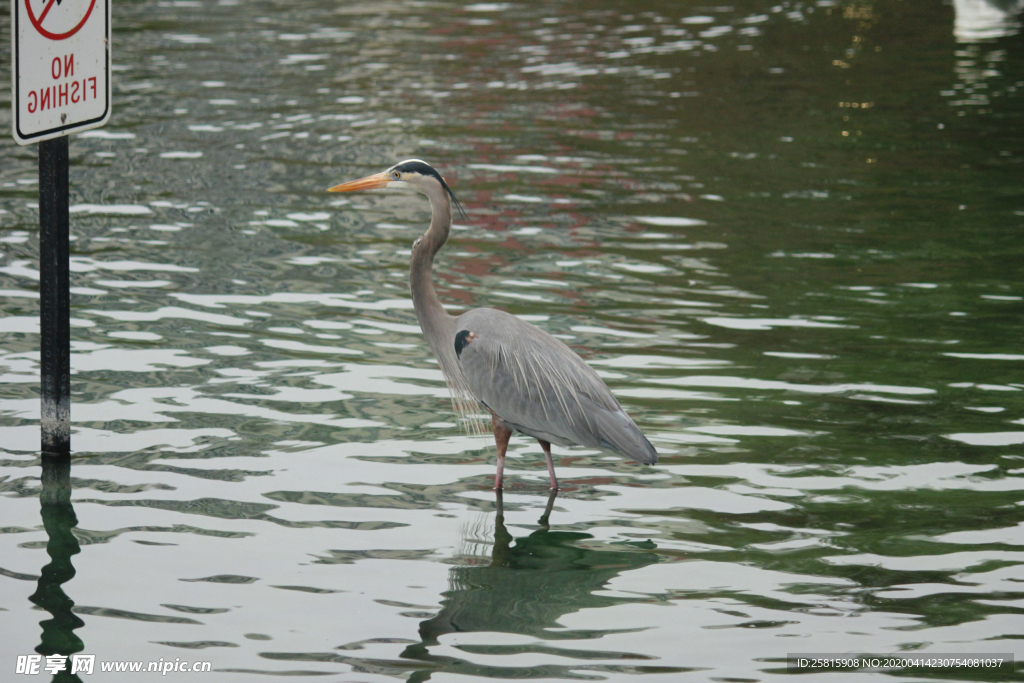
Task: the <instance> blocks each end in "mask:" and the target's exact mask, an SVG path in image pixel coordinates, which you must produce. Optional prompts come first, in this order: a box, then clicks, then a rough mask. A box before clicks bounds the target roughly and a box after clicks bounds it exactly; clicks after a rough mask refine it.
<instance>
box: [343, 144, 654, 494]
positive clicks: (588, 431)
mask: <svg viewBox="0 0 1024 683" xmlns="http://www.w3.org/2000/svg"><path fill="white" fill-rule="evenodd" d="M384 188H390V189H403V188H408V189H412V190H415V191H417V192H419V193H421V194H424V195H426V196H427V199H428V200H429V201H430V227H429V228H427V231H426V232H425V233H424V234H423V236H422V237H420V238H418V239H417V240H416V241H415V242H414V243H413V247H412V259H411V262H410V269H409V280H410V284H411V286H412V301H413V308H414V309H415V310H416V318H417V320H419V323H420V328H421V329H422V330H423V336H424V337H426V339H427V343H428V344H429V345H430V349H431V351H433V352H434V357H435V358H437V362H438V363H439V364H440V366H441V371H442V372H443V374H444V377H445V380H446V382H447V384H448V388H449V390H450V391H451V395H452V401H453V403H454V404H455V407H456V411H457V412H458V413H459V414H460V416H462V417H463V418H466V417H467V416H469V415H471V414H474V413H477V412H479V406H480V405H483V407H484V408H486V409H487V410H488V411H489V412H490V414H491V425H492V427H493V428H494V442H495V444H496V445H497V447H498V471H497V474H496V475H495V477H494V488H495V489H501V487H502V471H503V468H504V465H505V451H506V450H507V448H508V442H509V438H510V437H511V435H512V432H520V433H522V434H526V435H528V436H532V437H534V438H535V439H537V441H538V442H540V447H541V448H542V449H543V450H544V458H545V460H546V461H547V466H548V476H549V477H550V479H551V488H552V489H558V479H557V478H556V477H555V466H554V463H553V462H552V460H551V444H557V445H559V446H585V447H587V448H596V449H599V450H603V451H607V452H611V453H615V454H618V455H624V456H626V457H629V458H632V459H633V460H636V461H637V462H640V463H643V464H645V465H651V464H654V463H655V462H657V461H658V453H657V451H655V450H654V446H652V445H651V442H650V441H648V440H647V438H646V437H645V436H644V435H643V433H642V432H641V431H640V429H639V428H638V427H637V426H636V423H635V422H633V420H632V419H630V417H629V416H628V415H627V414H626V412H625V411H624V410H623V409H622V406H620V405H619V402H618V401H617V400H615V397H614V396H612V393H611V392H610V391H609V390H608V387H607V386H605V384H604V382H603V381H602V380H601V378H600V377H598V375H597V373H596V372H595V371H594V370H593V368H591V367H590V366H589V365H587V364H586V363H585V362H584V361H583V359H582V358H580V357H579V356H578V355H576V353H575V352H573V350H572V349H570V348H569V347H568V346H566V345H565V344H564V343H562V342H561V341H559V340H558V339H555V338H554V337H552V336H551V335H550V334H548V333H547V332H544V331H543V330H541V329H539V328H537V327H535V326H533V325H531V324H529V323H527V322H524V321H522V320H520V319H519V318H517V317H515V316H514V315H512V314H510V313H506V312H505V311H499V310H497V309H494V308H476V309H472V310H470V311H467V312H466V313H463V314H462V315H460V316H452V315H449V314H448V313H447V312H446V311H445V310H444V307H443V306H442V305H441V301H440V300H439V299H438V298H437V293H436V292H435V291H434V283H433V279H432V275H433V266H434V256H435V255H436V254H437V252H438V251H440V249H441V247H443V246H444V243H445V242H446V241H447V240H448V235H449V233H450V232H451V227H452V204H453V203H454V205H455V206H456V207H457V208H458V209H459V210H460V211H462V205H461V204H459V202H458V200H457V199H456V198H455V194H454V193H453V192H452V191H451V188H449V187H448V184H447V183H446V182H445V181H444V178H442V177H441V174H440V173H438V172H437V171H435V170H434V169H433V168H432V167H431V166H429V165H428V164H426V163H424V162H422V161H419V160H417V159H410V160H408V161H403V162H401V163H399V164H396V165H395V166H392V167H391V168H389V169H388V170H386V171H383V172H381V173H377V174H375V175H371V176H367V177H365V178H361V179H359V180H352V181H350V182H347V183H342V184H341V185H336V186H334V187H332V188H330V191H331V192H356V191H360V190H374V189H384ZM463 215H465V212H463Z"/></svg>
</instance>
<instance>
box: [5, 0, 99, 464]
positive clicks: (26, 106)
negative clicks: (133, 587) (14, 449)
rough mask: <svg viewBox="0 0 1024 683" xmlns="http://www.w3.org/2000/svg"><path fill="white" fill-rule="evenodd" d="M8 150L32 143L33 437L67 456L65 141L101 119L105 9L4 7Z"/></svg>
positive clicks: (86, 2)
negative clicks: (35, 179)
mask: <svg viewBox="0 0 1024 683" xmlns="http://www.w3.org/2000/svg"><path fill="white" fill-rule="evenodd" d="M11 26H12V31H11V41H12V43H13V45H12V48H13V49H12V51H11V54H12V69H11V91H12V97H11V107H12V110H13V111H12V113H13V117H12V118H13V135H14V141H15V142H17V143H18V144H19V145H29V144H33V143H36V142H38V143H39V332H40V335H41V339H40V363H39V367H40V371H39V372H40V384H41V386H40V399H41V402H42V406H41V408H42V410H41V413H40V418H41V419H40V427H41V430H42V440H41V446H42V452H43V455H44V457H45V456H47V455H49V456H56V457H58V458H61V459H66V458H69V457H70V456H71V293H70V277H69V270H68V251H69V249H68V203H69V190H68V137H67V136H68V135H70V134H71V133H75V132H78V131H83V130H88V129H90V128H98V127H100V126H102V125H104V124H105V123H106V122H107V120H108V119H109V118H110V0H11Z"/></svg>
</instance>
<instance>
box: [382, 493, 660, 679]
mask: <svg viewBox="0 0 1024 683" xmlns="http://www.w3.org/2000/svg"><path fill="white" fill-rule="evenodd" d="M496 496H497V500H496V508H497V517H496V519H495V525H494V545H493V549H492V551H491V558H490V562H489V563H487V564H480V565H475V566H474V565H463V566H458V567H453V568H452V569H451V570H449V573H448V590H447V591H446V592H445V593H444V600H442V602H441V604H442V607H441V611H440V612H438V613H437V615H436V616H434V617H433V618H431V619H428V620H426V621H424V622H422V623H421V624H420V628H419V635H420V642H419V643H417V644H415V645H410V646H409V647H407V648H406V649H405V651H404V652H403V653H402V657H405V658H408V659H415V660H419V661H422V662H429V663H430V664H431V665H432V668H431V669H430V670H420V671H416V672H414V673H413V674H412V676H411V677H410V678H409V681H410V683H416V682H419V681H426V680H429V679H430V676H431V674H432V673H435V672H440V671H444V672H448V673H459V674H463V675H471V676H472V675H475V676H481V675H482V676H497V677H513V678H519V677H522V675H523V674H524V673H525V672H524V671H523V669H522V668H521V667H511V666H509V667H496V666H485V665H481V664H475V663H473V662H470V661H468V660H465V659H461V658H456V657H449V656H442V655H434V654H431V652H430V648H431V647H432V646H437V645H439V644H440V643H439V639H440V638H441V637H443V636H445V635H447V634H451V633H483V632H492V633H511V634H517V635H523V636H531V637H533V638H536V639H537V640H536V641H535V642H532V643H529V642H528V643H522V644H515V645H510V644H503V645H499V644H494V645H487V644H457V645H455V647H456V648H458V649H460V650H462V651H464V652H467V653H470V654H480V655H515V654H522V653H535V654H546V655H561V656H563V657H569V658H574V659H589V660H603V661H604V662H607V660H609V659H613V660H614V659H626V660H634V661H635V660H642V659H648V657H645V656H643V655H637V654H630V653H610V652H601V651H597V650H591V649H588V650H571V649H567V648H561V647H553V646H550V645H547V644H546V642H545V641H557V640H583V639H590V638H599V637H600V636H601V635H604V634H606V633H609V631H606V630H605V631H597V630H586V629H567V628H564V627H562V626H561V625H560V624H559V619H560V618H562V617H563V616H564V615H567V614H571V613H574V612H578V611H580V610H582V609H588V608H600V607H608V606H612V605H618V604H623V603H627V602H635V601H639V600H640V599H639V598H638V599H635V600H634V599H631V598H623V597H616V596H609V595H605V594H598V593H599V592H604V591H605V590H606V585H607V583H608V582H609V581H610V580H611V579H613V578H614V577H615V576H617V575H619V574H621V573H623V572H628V571H630V570H634V569H639V568H641V567H644V566H646V565H649V564H652V563H654V562H657V561H658V556H657V555H655V554H654V553H650V552H644V551H643V550H642V549H640V548H636V549H635V550H633V549H627V547H625V546H623V547H622V548H623V549H622V550H618V549H602V550H592V549H590V548H587V547H584V546H582V545H580V543H581V542H582V541H586V540H588V539H591V538H593V536H591V535H590V534H586V533H581V532H572V531H552V530H551V528H550V526H549V517H550V515H551V509H552V507H553V505H554V503H555V497H556V496H557V492H552V493H551V496H550V497H549V498H548V503H547V507H546V509H545V510H544V514H543V515H542V516H541V518H540V520H539V522H538V524H539V525H540V528H539V529H537V530H536V531H534V532H533V533H531V534H530V535H529V536H525V537H522V538H513V537H512V534H511V533H509V531H508V529H507V528H506V527H505V515H504V507H503V501H502V492H501V491H497V492H496ZM465 540H467V541H469V542H473V539H465ZM591 668H595V669H601V670H604V671H608V670H610V669H615V668H616V667H614V666H608V665H607V664H606V663H604V664H601V665H598V666H588V665H586V664H583V665H579V664H575V665H574V664H570V665H540V666H535V667H529V669H530V675H531V676H536V675H541V676H565V675H572V672H579V671H580V670H586V669H591ZM628 668H629V669H631V670H633V671H636V670H637V669H642V668H646V667H637V666H636V665H635V664H631V665H630V666H629V667H628ZM657 668H658V669H659V670H667V667H657Z"/></svg>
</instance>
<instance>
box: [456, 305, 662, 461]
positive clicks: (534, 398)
mask: <svg viewBox="0 0 1024 683" xmlns="http://www.w3.org/2000/svg"><path fill="white" fill-rule="evenodd" d="M456 330H457V332H456V335H455V338H454V339H453V340H452V344H453V345H454V347H455V350H456V353H457V356H458V363H459V366H460V368H461V370H462V373H463V375H464V376H465V379H466V382H467V383H468V385H469V388H470V390H471V391H472V393H473V395H474V396H475V397H476V399H477V400H478V401H480V402H481V403H483V404H484V405H485V406H487V407H488V408H489V409H490V410H491V411H493V412H494V414H495V415H497V416H498V417H499V418H500V419H502V420H504V421H505V422H506V423H507V424H508V425H509V426H510V427H512V428H513V429H516V430H517V431H519V432H522V433H523V434H528V435H530V436H533V437H535V438H537V439H542V440H544V441H550V442H551V443H555V444H558V445H561V446H585V447H588V448H598V449H601V450H605V451H611V452H614V453H620V454H622V455H625V456H627V457H630V458H632V459H634V460H636V461H638V462H642V463H645V464H652V463H655V462H657V459H658V454H657V452H656V451H655V450H654V447H653V446H652V445H651V442H650V441H648V440H647V438H646V437H644V435H643V433H642V432H641V431H640V429H639V427H637V426H636V423H634V422H633V420H632V419H630V417H629V416H628V415H627V414H626V413H625V411H623V410H622V407H621V406H620V405H619V402H618V401H616V400H615V397H614V396H612V393H611V392H610V391H609V390H608V387H607V386H605V384H604V382H603V381H602V380H601V378H600V377H598V375H597V373H596V372H594V370H593V368H591V367H590V366H589V365H587V364H586V363H585V362H583V360H582V359H581V358H580V357H579V356H578V355H576V353H575V352H573V350H572V349H570V348H569V347H568V346H566V345H565V344H564V343H562V342H561V341H559V340H558V339H555V338H554V337H552V336H551V335H549V334H548V333H546V332H544V331H543V330H541V329H539V328H537V327H535V326H533V325H531V324H529V323H527V322H524V321H522V320H520V319H519V318H516V317H515V316H513V315H511V314H509V313H505V312H504V311H499V310H496V309H491V308H481V309H475V310H472V311H469V312H467V313H465V314H463V315H461V316H459V318H458V320H457V325H456Z"/></svg>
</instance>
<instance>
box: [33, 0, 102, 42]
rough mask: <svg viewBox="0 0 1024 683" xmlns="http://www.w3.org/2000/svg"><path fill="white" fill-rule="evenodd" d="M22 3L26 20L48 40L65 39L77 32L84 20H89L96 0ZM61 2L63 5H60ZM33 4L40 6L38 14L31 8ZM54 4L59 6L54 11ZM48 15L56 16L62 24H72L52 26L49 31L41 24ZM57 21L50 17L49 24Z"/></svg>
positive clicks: (49, 0)
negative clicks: (25, 11)
mask: <svg viewBox="0 0 1024 683" xmlns="http://www.w3.org/2000/svg"><path fill="white" fill-rule="evenodd" d="M24 3H25V9H26V10H27V12H28V20H29V21H31V22H32V26H34V27H35V29H36V31H38V32H39V35H41V36H43V37H44V38H49V39H50V40H65V39H66V38H70V37H71V36H73V35H75V34H76V33H78V32H79V31H80V30H81V28H82V27H83V26H85V22H87V21H89V17H90V16H91V15H92V10H93V8H94V7H96V0H24ZM62 3H63V7H60V5H61V4H62ZM33 4H35V5H37V6H39V7H40V9H39V13H38V14H36V11H35V10H33V8H32V5H33ZM54 5H57V6H58V7H59V9H58V10H57V11H56V12H53V10H54ZM58 15H59V16H58ZM48 16H53V17H56V18H58V19H59V20H60V24H62V25H63V26H67V25H68V24H72V26H71V28H57V27H56V26H54V27H53V28H54V30H52V31H51V30H49V29H47V28H46V27H44V26H43V22H45V21H46V18H47V17H48ZM79 17H81V19H79ZM76 20H77V21H76ZM57 23H58V22H57V21H54V20H52V19H51V21H50V24H51V25H54V24H57Z"/></svg>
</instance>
